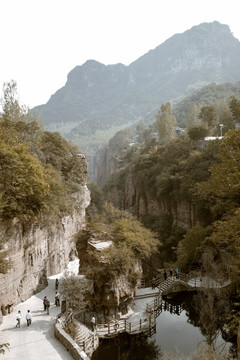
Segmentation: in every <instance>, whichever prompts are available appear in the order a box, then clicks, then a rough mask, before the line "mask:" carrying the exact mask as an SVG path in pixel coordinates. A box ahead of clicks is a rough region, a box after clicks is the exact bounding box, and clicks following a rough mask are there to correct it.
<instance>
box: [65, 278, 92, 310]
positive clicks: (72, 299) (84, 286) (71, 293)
mask: <svg viewBox="0 0 240 360" xmlns="http://www.w3.org/2000/svg"><path fill="white" fill-rule="evenodd" d="M89 291H91V284H90V282H89V280H87V279H86V278H85V277H83V276H79V275H76V274H74V273H69V272H64V274H63V277H62V280H61V295H63V298H64V299H65V300H66V301H67V303H68V305H69V306H70V307H71V308H72V309H73V310H83V309H84V308H85V307H86V306H87V303H88V302H87V298H86V294H87V293H88V292H89Z"/></svg>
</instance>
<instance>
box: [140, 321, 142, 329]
mask: <svg viewBox="0 0 240 360" xmlns="http://www.w3.org/2000/svg"><path fill="white" fill-rule="evenodd" d="M140 331H142V319H140Z"/></svg>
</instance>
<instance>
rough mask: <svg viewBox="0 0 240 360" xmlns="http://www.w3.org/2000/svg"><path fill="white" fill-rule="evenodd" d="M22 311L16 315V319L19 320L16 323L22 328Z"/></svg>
mask: <svg viewBox="0 0 240 360" xmlns="http://www.w3.org/2000/svg"><path fill="white" fill-rule="evenodd" d="M21 317H22V316H21V311H20V310H19V311H18V313H17V316H16V320H17V324H16V327H19V328H20V324H21Z"/></svg>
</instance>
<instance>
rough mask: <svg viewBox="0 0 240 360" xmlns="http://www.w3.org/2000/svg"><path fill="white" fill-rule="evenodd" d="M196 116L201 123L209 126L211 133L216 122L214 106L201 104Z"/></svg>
mask: <svg viewBox="0 0 240 360" xmlns="http://www.w3.org/2000/svg"><path fill="white" fill-rule="evenodd" d="M198 118H199V119H200V120H201V122H202V123H203V124H205V125H206V126H208V127H209V130H210V131H211V132H212V134H213V133H214V131H215V129H216V126H217V123H218V119H217V112H216V109H215V107H214V106H213V105H207V106H202V107H201V110H200V112H199V115H198Z"/></svg>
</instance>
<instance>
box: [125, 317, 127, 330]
mask: <svg viewBox="0 0 240 360" xmlns="http://www.w3.org/2000/svg"><path fill="white" fill-rule="evenodd" d="M124 327H125V329H124V330H125V331H126V330H127V320H126V319H124Z"/></svg>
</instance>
